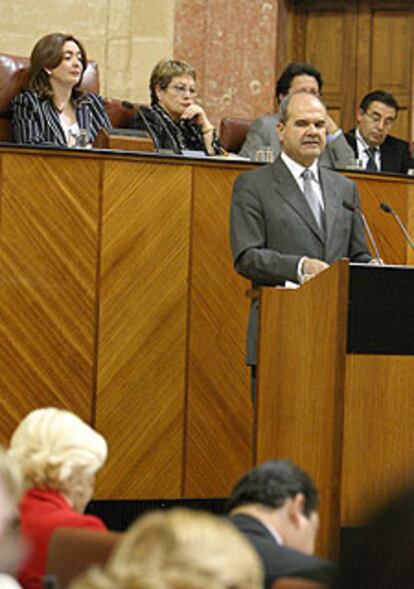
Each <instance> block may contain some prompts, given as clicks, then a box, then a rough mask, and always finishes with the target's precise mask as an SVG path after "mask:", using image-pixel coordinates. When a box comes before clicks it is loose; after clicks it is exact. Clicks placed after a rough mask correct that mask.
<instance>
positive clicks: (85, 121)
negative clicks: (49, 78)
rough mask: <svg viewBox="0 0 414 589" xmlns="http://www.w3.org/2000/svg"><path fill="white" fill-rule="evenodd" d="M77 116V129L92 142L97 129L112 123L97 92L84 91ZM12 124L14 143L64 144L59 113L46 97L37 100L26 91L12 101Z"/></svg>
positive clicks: (64, 137) (35, 95)
mask: <svg viewBox="0 0 414 589" xmlns="http://www.w3.org/2000/svg"><path fill="white" fill-rule="evenodd" d="M76 119H77V121H78V125H79V128H80V129H86V130H88V132H89V142H91V143H92V142H93V141H94V139H95V137H96V135H97V133H98V131H99V130H100V129H102V128H104V129H108V128H109V127H110V126H111V124H110V122H109V119H108V116H107V114H106V112H105V108H104V105H103V100H102V98H101V97H100V96H98V95H96V94H84V95H83V96H82V97H81V98H79V101H78V103H77V107H76ZM12 125H13V134H14V140H15V142H16V143H24V144H27V145H67V141H66V136H65V132H64V131H63V128H62V125H61V124H60V120H59V113H58V112H57V110H56V109H55V107H54V106H53V104H52V102H51V101H50V100H49V99H48V98H45V99H42V100H41V99H40V98H39V97H38V95H37V94H35V93H34V92H31V91H30V90H27V91H25V92H22V93H21V94H19V95H18V96H16V97H15V98H14V99H13V101H12Z"/></svg>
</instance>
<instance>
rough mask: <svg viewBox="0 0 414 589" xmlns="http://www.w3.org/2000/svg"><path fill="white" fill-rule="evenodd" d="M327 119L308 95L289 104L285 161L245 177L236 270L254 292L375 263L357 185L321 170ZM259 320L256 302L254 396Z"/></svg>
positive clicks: (283, 134) (236, 208) (284, 116)
mask: <svg viewBox="0 0 414 589" xmlns="http://www.w3.org/2000/svg"><path fill="white" fill-rule="evenodd" d="M325 115H326V109H325V107H324V105H323V104H322V102H321V101H320V99H319V98H318V97H316V96H313V95H312V94H309V93H307V92H298V93H296V94H292V95H290V96H288V97H287V98H286V99H285V100H284V101H283V102H282V104H281V108H280V121H279V123H278V126H277V131H278V135H279V139H280V142H281V145H282V153H281V154H280V156H279V157H278V158H277V159H276V160H275V162H274V163H272V164H270V165H266V166H262V167H258V168H256V169H255V170H251V171H249V172H246V173H244V174H241V175H240V176H239V177H238V178H237V180H236V182H235V184H234V188H233V199H232V205H231V219H230V239H231V246H232V252H233V260H234V267H235V269H236V271H237V272H239V273H240V274H242V275H243V276H245V277H246V278H249V279H250V280H251V281H252V282H253V286H254V287H257V286H261V285H269V286H275V285H283V284H284V282H285V281H286V280H289V281H293V282H298V283H303V282H304V281H306V280H308V279H309V278H311V277H312V276H315V275H316V274H319V273H320V272H322V271H323V270H324V269H325V268H327V267H328V264H331V263H332V262H334V261H336V260H339V259H341V258H350V259H351V260H352V261H355V262H369V261H370V260H371V254H370V252H369V249H368V246H367V243H366V241H365V237H364V231H363V227H362V223H361V219H360V215H359V214H358V212H356V211H357V210H358V209H359V207H360V204H359V198H358V194H357V190H356V186H355V184H354V183H353V182H352V181H351V180H349V179H348V178H345V177H344V176H341V175H340V174H338V173H336V172H333V171H332V170H329V169H327V168H323V167H320V166H319V165H318V157H319V156H320V154H321V152H322V150H323V149H324V147H325V142H326V130H325V129H326V127H325V125H326V122H325ZM305 176H306V178H305ZM344 203H345V204H346V205H348V208H346V206H344ZM352 211H355V212H352ZM257 313H258V301H256V300H255V301H253V303H252V306H251V312H250V318H249V327H248V336H247V358H246V361H247V364H249V365H251V366H252V367H253V370H252V373H253V374H252V376H253V381H252V392H253V391H254V370H255V365H256V347H257V345H256V344H257Z"/></svg>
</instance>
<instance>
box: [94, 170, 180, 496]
mask: <svg viewBox="0 0 414 589" xmlns="http://www.w3.org/2000/svg"><path fill="white" fill-rule="evenodd" d="M103 182H104V196H103V226H102V265H101V276H100V290H101V306H100V310H99V349H98V383H97V415H96V426H97V428H98V430H99V431H101V432H102V433H103V434H104V435H105V436H106V438H107V439H108V442H109V447H110V449H111V451H110V457H109V463H108V466H107V469H108V471H109V472H111V476H110V477H107V478H105V479H102V481H101V484H100V487H99V496H100V497H114V496H115V497H120V496H122V497H123V498H136V497H141V498H144V497H147V498H148V497H149V498H151V497H179V496H180V495H181V486H182V474H183V473H182V456H183V421H184V390H185V366H186V337H187V302H188V299H187V293H188V263H189V261H188V256H189V235H190V203H191V168H190V167H189V166H188V167H187V166H174V165H166V164H163V163H158V164H157V163H154V164H151V163H142V162H139V163H138V162H137V163H136V165H131V164H130V163H128V162H118V161H114V162H112V161H108V162H106V164H105V171H104V175H103Z"/></svg>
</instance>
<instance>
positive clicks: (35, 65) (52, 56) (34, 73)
mask: <svg viewBox="0 0 414 589" xmlns="http://www.w3.org/2000/svg"><path fill="white" fill-rule="evenodd" d="M67 41H73V42H74V43H76V45H77V46H78V47H79V51H80V53H81V56H82V75H81V77H80V80H79V82H78V83H77V84H76V86H74V88H73V90H72V97H73V98H74V99H75V98H78V97H79V95H80V92H79V86H80V84H81V82H82V77H83V73H84V71H85V68H86V64H87V61H88V60H87V57H86V51H85V49H84V47H83V45H82V44H81V43H80V41H78V40H77V39H76V38H75V37H74V36H73V35H65V34H63V33H51V34H50V35H45V36H44V37H42V38H41V39H39V41H38V42H37V43H36V45H35V46H34V48H33V51H32V54H31V56H30V67H29V90H31V91H32V92H35V93H36V94H37V95H38V96H39V97H40V98H49V99H50V100H52V98H53V88H52V86H51V84H50V80H49V75H48V73H47V72H46V69H45V68H47V69H51V70H53V69H54V68H55V67H57V66H58V65H59V64H60V62H61V61H62V58H63V46H64V44H65V43H66V42H67Z"/></svg>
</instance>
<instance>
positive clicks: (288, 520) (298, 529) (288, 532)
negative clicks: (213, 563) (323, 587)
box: [228, 460, 335, 587]
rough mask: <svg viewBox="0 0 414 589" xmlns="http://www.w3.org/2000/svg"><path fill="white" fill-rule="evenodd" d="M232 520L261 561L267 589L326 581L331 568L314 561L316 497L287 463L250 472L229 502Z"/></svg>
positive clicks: (270, 463)
mask: <svg viewBox="0 0 414 589" xmlns="http://www.w3.org/2000/svg"><path fill="white" fill-rule="evenodd" d="M228 505H229V510H230V519H231V521H232V522H233V524H234V525H235V526H236V527H237V528H238V529H239V530H240V532H242V534H244V535H245V536H246V538H247V539H248V540H249V541H250V542H251V544H252V545H253V547H254V548H255V549H256V550H257V552H258V554H259V556H260V557H261V559H262V562H263V566H264V570H265V585H266V587H270V586H271V585H272V583H273V582H274V581H275V579H277V578H278V577H302V578H306V579H313V580H317V581H322V582H328V581H330V580H331V579H332V577H333V575H334V573H335V566H334V564H333V563H331V562H329V561H327V560H322V559H320V558H317V557H315V556H313V552H314V548H315V539H316V535H317V533H318V529H319V516H318V505H319V494H318V491H317V489H316V487H315V484H314V483H313V481H312V479H311V478H310V477H309V475H308V474H307V473H306V472H305V471H303V470H302V469H300V468H299V467H298V466H295V465H294V464H293V463H292V462H290V461H289V460H269V461H268V462H265V463H264V464H262V465H260V466H257V467H256V468H253V469H252V470H250V471H249V472H248V473H247V474H245V475H244V477H243V478H242V479H241V480H240V481H239V482H238V483H237V484H236V486H235V487H234V489H233V491H232V492H231V494H230V498H229V503H228Z"/></svg>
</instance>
